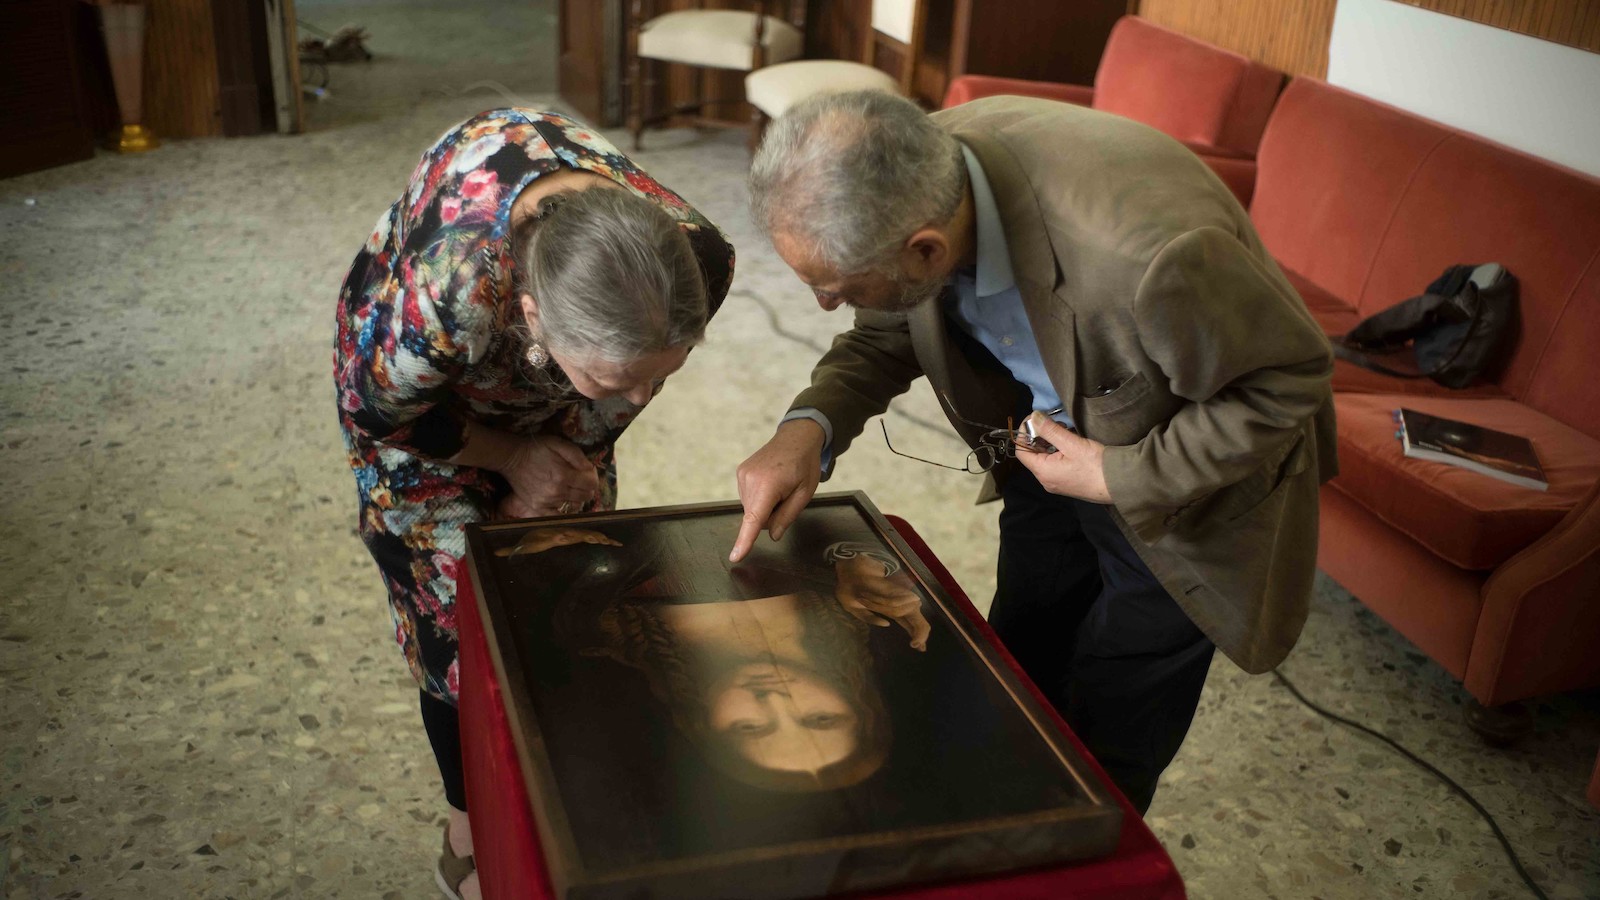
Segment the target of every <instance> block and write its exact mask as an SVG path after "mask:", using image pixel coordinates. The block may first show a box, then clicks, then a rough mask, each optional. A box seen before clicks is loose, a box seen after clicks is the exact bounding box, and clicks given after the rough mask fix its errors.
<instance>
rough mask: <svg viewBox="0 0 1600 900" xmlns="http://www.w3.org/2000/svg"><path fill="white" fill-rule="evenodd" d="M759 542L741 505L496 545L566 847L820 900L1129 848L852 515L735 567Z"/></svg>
mask: <svg viewBox="0 0 1600 900" xmlns="http://www.w3.org/2000/svg"><path fill="white" fill-rule="evenodd" d="M737 527H738V512H737V509H734V510H731V511H727V510H725V511H721V512H716V513H689V514H678V515H665V516H651V517H645V518H636V519H629V518H625V517H624V518H615V517H613V518H599V519H594V520H586V521H581V522H577V523H571V524H569V523H560V524H555V525H535V526H532V527H519V528H503V529H493V530H489V531H487V532H485V533H484V534H483V535H482V538H483V540H482V543H481V544H480V545H479V546H482V547H483V552H481V553H478V552H476V549H477V548H476V547H475V558H476V559H478V560H484V561H486V562H481V563H479V565H480V570H479V577H480V579H481V580H483V581H487V582H492V584H493V587H492V588H491V587H489V585H487V584H486V585H485V590H486V594H488V595H489V596H491V597H493V598H494V599H493V600H491V602H490V603H489V611H490V615H491V617H493V616H496V615H501V616H502V617H503V622H500V623H497V625H496V626H495V627H493V628H491V631H494V632H496V633H498V634H501V635H503V636H504V638H505V640H506V642H507V643H508V644H509V645H510V647H508V648H502V651H501V653H502V658H503V659H504V660H508V661H509V662H508V663H507V665H508V666H509V668H510V669H511V670H516V669H518V668H520V669H521V672H522V679H521V681H522V684H521V685H520V686H521V688H522V689H523V690H525V692H526V700H527V709H528V712H529V713H530V714H531V716H532V718H533V720H534V721H533V722H532V723H519V724H524V725H531V728H530V729H529V730H531V731H532V732H534V733H535V739H534V740H533V741H532V745H533V755H534V756H535V757H537V759H536V765H539V766H541V767H547V768H548V775H549V787H550V789H553V791H554V793H555V794H557V795H558V797H559V804H558V805H559V809H548V807H551V806H554V805H556V804H554V803H552V801H553V800H555V799H556V798H552V797H550V796H547V795H538V792H537V791H536V797H535V803H536V804H543V805H545V806H546V807H547V811H546V814H545V815H544V816H542V817H541V821H542V822H543V823H544V827H545V830H546V831H551V830H552V829H553V830H555V831H557V832H565V834H550V835H547V838H546V846H547V849H555V848H552V846H551V845H552V843H560V842H562V841H563V840H570V847H568V848H567V849H568V850H569V852H570V853H571V854H572V855H573V856H574V857H575V859H574V860H573V862H574V863H575V865H573V866H572V867H571V868H572V869H573V870H574V871H581V872H582V873H588V874H602V873H603V876H604V877H612V878H615V877H617V873H619V872H623V871H628V870H637V871H638V872H639V873H640V877H641V878H643V879H644V883H646V884H650V885H652V890H655V891H657V893H658V894H659V895H665V896H670V895H672V894H673V893H674V890H675V889H674V888H673V886H672V884H673V881H672V878H671V876H672V875H674V874H678V873H681V872H685V871H691V870H693V869H694V868H696V867H700V866H703V867H704V869H705V872H706V877H708V878H709V879H710V881H705V880H702V881H700V882H699V883H698V884H697V885H696V886H695V889H696V890H700V891H704V890H707V889H708V887H707V886H708V885H715V884H719V883H720V882H718V881H717V879H718V878H719V877H721V874H727V875H728V877H729V878H730V879H731V881H730V882H729V885H728V887H727V891H726V893H725V894H724V895H728V896H732V895H736V894H738V895H743V894H744V892H746V891H749V890H761V891H762V892H764V893H765V894H766V895H768V896H803V895H806V894H816V893H827V892H831V891H834V890H844V889H852V888H860V887H866V886H876V885H882V884H890V883H897V882H900V881H915V880H922V879H926V878H929V877H951V876H959V875H961V874H973V873H977V872H983V871H995V870H1000V869H1005V868H1012V867H1015V866H1018V865H1028V864H1037V863H1038V862H1042V861H1047V860H1051V859H1064V858H1074V857H1082V856H1084V855H1091V854H1093V853H1095V852H1097V851H1099V850H1103V849H1109V845H1108V843H1107V841H1108V840H1109V841H1113V842H1114V839H1115V834H1116V829H1115V821H1116V815H1117V814H1116V812H1115V810H1114V809H1113V808H1111V807H1109V806H1108V805H1105V803H1104V801H1103V800H1101V801H1097V800H1096V799H1095V797H1093V796H1091V795H1090V793H1089V792H1088V791H1087V790H1086V786H1085V784H1084V783H1083V782H1082V781H1081V780H1080V778H1079V777H1078V776H1077V775H1076V774H1075V773H1074V771H1073V770H1072V769H1071V768H1070V762H1069V760H1068V758H1067V757H1066V756H1064V755H1063V751H1062V750H1061V749H1060V748H1058V747H1056V746H1054V745H1053V743H1052V742H1051V741H1050V740H1049V739H1047V737H1046V735H1045V734H1044V733H1042V732H1041V731H1040V730H1039V729H1038V728H1037V727H1036V726H1035V724H1034V723H1033V722H1032V721H1030V719H1029V717H1028V715H1027V713H1026V712H1025V711H1024V709H1023V708H1022V707H1021V706H1019V705H1018V701H1017V699H1016V697H1015V696H1014V695H1013V692H1012V690H1008V688H1007V687H1006V685H1005V684H1004V683H1002V681H1001V680H999V679H998V678H997V677H995V675H994V674H993V673H992V671H991V668H990V664H989V662H988V661H986V660H985V659H984V658H983V655H982V653H981V652H980V650H979V649H978V648H977V647H976V646H974V645H973V643H972V642H971V641H970V640H969V638H968V637H967V635H965V634H963V633H962V632H961V630H960V629H959V628H958V627H957V626H956V624H955V622H954V620H952V619H950V618H948V617H947V615H946V613H945V612H944V605H943V604H942V603H941V602H939V600H938V599H937V598H936V597H934V596H933V595H931V594H930V592H929V591H928V589H927V587H926V585H925V584H923V583H922V581H921V579H920V578H919V577H918V576H917V574H916V572H915V571H914V570H913V569H912V568H911V567H908V566H907V565H905V564H904V562H903V561H901V560H899V558H898V556H897V554H896V553H895V551H894V550H893V549H892V548H891V547H889V546H888V545H887V544H885V543H884V542H883V540H882V539H881V538H880V537H879V536H878V533H877V531H876V530H875V529H874V527H873V524H872V521H871V520H870V519H869V518H867V517H866V516H865V515H864V514H863V513H862V512H860V511H858V510H857V508H856V507H855V506H854V505H852V504H850V503H848V502H835V503H831V504H824V505H820V506H814V507H813V508H812V509H810V510H808V511H807V512H806V513H805V514H804V515H803V516H802V518H801V520H800V521H799V522H798V523H797V524H796V525H795V526H794V527H793V528H792V529H791V530H790V531H789V532H788V533H787V534H786V535H785V536H784V539H783V540H782V541H781V542H775V543H774V542H769V541H765V540H764V541H763V542H762V543H761V544H759V545H758V547H757V549H756V551H755V552H753V553H752V554H751V555H750V556H749V557H747V558H746V559H745V560H744V561H743V562H741V563H740V564H737V565H734V564H731V563H729V562H728V561H727V547H728V546H729V545H730V543H731V537H732V535H733V534H734V533H735V532H736V530H737ZM496 594H497V595H498V596H497V597H496V596H495V595H496ZM497 603H498V605H499V606H500V609H501V610H503V612H500V611H497V610H496V604H497ZM508 651H509V652H508ZM1013 690H1014V689H1013ZM547 793H548V791H547ZM552 839H554V840H552ZM763 866H766V867H767V868H766V870H765V871H764V870H763V868H762V867H763ZM729 867H731V868H732V869H733V870H735V871H732V872H727V871H725V870H727V869H728V868H729ZM557 868H558V869H559V868H561V866H560V865H559V864H558V866H557ZM719 873H721V874H719ZM655 875H661V876H663V878H664V879H665V880H663V881H660V882H657V881H654V880H653V878H654V876H655ZM571 881H572V882H573V886H574V888H575V889H576V890H577V891H579V893H582V891H583V890H584V884H585V882H586V881H587V878H586V877H585V875H577V876H575V877H573V878H572V879H571ZM709 895H712V896H714V895H716V894H715V893H712V894H709Z"/></svg>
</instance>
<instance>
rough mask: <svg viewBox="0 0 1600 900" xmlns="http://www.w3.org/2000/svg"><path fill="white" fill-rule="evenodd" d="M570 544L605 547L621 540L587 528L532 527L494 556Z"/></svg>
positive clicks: (533, 551) (619, 542) (542, 549)
mask: <svg viewBox="0 0 1600 900" xmlns="http://www.w3.org/2000/svg"><path fill="white" fill-rule="evenodd" d="M571 544H603V545H605V546H607V547H621V546H622V542H621V541H619V540H616V539H615V538H609V537H606V536H605V535H603V534H601V533H600V532H598V531H591V530H589V529H587V528H533V529H530V530H529V531H528V533H527V534H524V535H523V536H522V540H520V541H517V543H516V546H514V547H501V548H500V549H499V550H496V551H495V552H494V555H495V556H521V555H523V554H526V553H543V552H544V551H546V550H549V549H552V548H554V547H566V546H569V545H571Z"/></svg>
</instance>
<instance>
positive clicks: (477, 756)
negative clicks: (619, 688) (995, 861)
mask: <svg viewBox="0 0 1600 900" xmlns="http://www.w3.org/2000/svg"><path fill="white" fill-rule="evenodd" d="M888 518H889V521H890V522H891V523H893V525H894V527H895V528H896V529H897V530H899V532H900V535H901V536H902V537H903V538H905V541H906V543H907V544H909V545H911V547H912V549H914V550H915V551H916V552H917V554H918V555H919V556H921V557H922V561H923V562H924V563H925V564H927V566H928V569H929V570H930V571H932V572H933V574H934V575H935V577H937V578H938V579H939V582H940V583H941V584H942V585H944V589H945V591H946V592H948V593H949V595H950V597H951V599H952V600H954V601H955V604H956V607H957V608H958V609H960V610H961V611H962V612H963V613H965V614H966V615H967V616H968V617H970V618H971V619H972V621H973V622H974V623H976V624H977V626H978V628H979V629H980V630H981V631H982V632H983V634H984V635H985V636H986V637H987V638H988V639H989V640H990V641H993V642H995V644H996V645H997V646H998V643H999V642H998V641H996V640H995V637H994V633H993V632H992V631H990V630H989V626H988V624H987V623H985V622H984V621H983V617H982V616H981V615H979V613H978V611H977V610H976V609H975V608H973V606H972V603H971V601H969V600H968V599H967V596H966V594H964V593H962V591H961V588H960V587H959V586H958V585H957V584H956V583H955V580H954V579H952V578H951V577H950V573H949V572H948V571H946V570H945V568H944V566H943V565H941V564H940V563H939V560H938V558H936V557H935V556H934V555H933V552H932V551H931V550H929V549H928V546H927V544H925V543H923V541H922V538H920V537H919V536H918V535H917V533H916V531H915V530H913V529H912V528H911V526H910V525H908V524H907V523H906V522H905V521H904V520H902V519H899V518H897V517H895V516H889V517H888ZM458 591H459V593H458V595H457V597H456V612H457V615H458V623H457V624H458V626H459V628H460V636H461V671H460V675H461V691H460V696H461V744H462V753H463V756H464V757H465V765H466V776H467V806H468V808H469V813H470V815H471V818H472V839H473V844H474V847H475V857H476V860H477V864H478V877H479V880H480V882H481V884H482V886H483V895H484V897H486V898H489V900H553V898H554V891H553V890H552V889H551V887H550V880H549V877H548V876H547V873H546V871H545V864H544V855H543V853H542V852H541V851H540V848H539V836H538V833H537V831H536V830H535V828H534V821H533V810H532V809H531V808H530V807H529V805H528V793H527V789H526V788H525V787H524V784H523V779H522V769H521V765H520V763H518V761H517V749H516V745H515V744H514V743H513V741H512V737H511V727H510V723H509V721H508V720H507V718H506V710H505V705H504V701H503V699H502V697H501V693H500V684H499V682H498V681H497V680H496V677H495V673H494V665H493V663H492V662H491V661H490V657H489V645H488V643H487V641H486V640H485V638H484V630H483V623H482V618H481V617H482V610H481V609H480V608H479V603H478V598H477V596H476V594H475V593H474V592H473V589H472V584H471V582H470V580H469V579H466V578H463V579H461V580H460V581H459V582H458ZM1001 656H1002V657H1003V658H1004V659H1005V661H1006V663H1007V664H1008V665H1010V666H1011V667H1012V668H1013V669H1016V671H1017V674H1018V676H1019V677H1021V678H1022V681H1023V683H1024V684H1026V685H1028V688H1029V690H1032V691H1034V694H1035V696H1038V691H1037V689H1036V688H1034V687H1033V685H1032V683H1031V682H1029V681H1028V680H1027V678H1026V677H1024V676H1022V671H1021V669H1018V668H1017V665H1016V662H1015V661H1014V660H1012V659H1011V657H1010V655H1009V654H1006V653H1005V651H1004V650H1001ZM1039 700H1040V703H1041V704H1042V705H1043V706H1044V708H1045V709H1046V710H1047V711H1049V710H1050V704H1049V703H1048V702H1046V701H1045V700H1044V698H1043V697H1042V696H1040V697H1039ZM1051 717H1052V719H1053V720H1054V722H1055V725H1056V727H1057V728H1059V729H1061V732H1062V733H1063V734H1065V735H1066V736H1067V739H1068V740H1070V741H1071V742H1072V743H1073V744H1074V745H1076V746H1077V748H1078V750H1079V751H1080V752H1081V753H1083V756H1084V758H1085V759H1087V760H1089V761H1090V762H1089V764H1090V766H1091V767H1092V768H1093V770H1094V772H1095V773H1096V774H1097V775H1098V776H1099V777H1100V778H1101V779H1102V780H1105V773H1104V772H1103V771H1101V769H1100V767H1099V765H1098V764H1096V763H1094V762H1093V760H1092V758H1091V757H1090V756H1089V753H1088V751H1087V750H1084V748H1083V745H1082V743H1080V742H1079V741H1078V738H1077V737H1076V736H1075V735H1073V734H1072V732H1071V731H1070V730H1069V729H1068V728H1067V726H1066V724H1065V723H1064V722H1062V721H1061V719H1060V718H1059V717H1056V716H1055V715H1054V713H1053V711H1052V712H1051ZM1106 783H1107V784H1109V781H1107V782H1106ZM1110 791H1111V793H1112V794H1113V795H1115V796H1116V798H1117V800H1118V802H1120V803H1121V804H1122V806H1123V820H1122V821H1123V825H1122V840H1121V842H1120V843H1119V844H1118V845H1117V850H1116V852H1115V853H1114V854H1112V855H1111V856H1109V857H1106V858H1104V859H1099V860H1094V861H1092V862H1087V863H1078V864H1075V865H1069V866H1061V867H1057V868H1047V869H1031V870H1028V871H1023V872H1015V873H1012V874H1008V875H1003V876H999V877H993V878H984V879H979V880H966V881H958V882H950V883H947V884H933V885H921V886H917V887H911V888H899V889H896V890H890V891H878V892H874V893H871V894H862V895H857V896H862V897H874V898H896V900H957V898H961V900H989V898H993V900H1001V898H1004V900H1063V898H1074V900H1079V898H1081V900H1090V898H1093V900H1101V898H1108V900H1109V898H1117V900H1181V898H1183V897H1184V896H1185V894H1184V890H1183V881H1182V879H1180V878H1179V877H1178V870H1177V868H1176V867H1175V866H1174V865H1173V864H1172V858H1171V857H1169V856H1168V855H1167V852H1166V850H1164V849H1162V847H1161V844H1159V843H1158V842H1157V841H1156V838H1155V835H1153V834H1151V833H1150V829H1149V827H1147V826H1146V825H1145V823H1144V820H1143V819H1141V818H1140V817H1139V814H1138V813H1136V812H1135V811H1134V810H1133V808H1132V807H1130V806H1129V805H1128V801H1127V800H1126V799H1124V798H1123V797H1122V795H1121V794H1120V793H1118V792H1117V791H1116V789H1115V788H1111V789H1110Z"/></svg>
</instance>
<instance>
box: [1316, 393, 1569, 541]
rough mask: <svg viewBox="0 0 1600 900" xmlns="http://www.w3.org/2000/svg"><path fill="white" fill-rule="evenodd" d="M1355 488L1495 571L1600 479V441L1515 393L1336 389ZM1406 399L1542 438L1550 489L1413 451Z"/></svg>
mask: <svg viewBox="0 0 1600 900" xmlns="http://www.w3.org/2000/svg"><path fill="white" fill-rule="evenodd" d="M1334 405H1335V408H1336V409H1337V411H1338V417H1339V477H1338V478H1337V479H1335V480H1334V482H1333V483H1334V484H1335V485H1337V486H1338V488H1339V490H1341V491H1342V492H1344V494H1345V495H1347V496H1348V497H1350V498H1351V499H1353V500H1355V501H1356V502H1357V503H1360V504H1361V505H1362V506H1365V507H1366V508H1367V509H1369V510H1371V511H1372V513H1373V514H1374V515H1376V516H1377V517H1378V518H1380V519H1382V520H1383V521H1385V522H1387V523H1388V524H1389V525H1391V526H1393V527H1394V528H1396V529H1398V530H1399V531H1402V532H1404V533H1405V534H1407V535H1410V536H1411V538H1412V539H1413V540H1415V541H1417V542H1418V543H1420V544H1422V545H1423V546H1425V547H1427V548H1428V549H1429V550H1432V551H1433V552H1434V553H1436V554H1438V555H1439V556H1441V557H1443V558H1444V559H1445V561H1447V562H1449V563H1451V564H1452V565H1455V566H1458V567H1460V568H1463V569H1492V568H1494V567H1495V566H1498V565H1500V564H1501V563H1502V562H1505V561H1506V559H1508V558H1509V557H1510V556H1511V555H1512V554H1514V553H1516V552H1517V551H1519V550H1521V549H1523V548H1524V547H1526V546H1528V545H1529V544H1531V543H1533V542H1534V541H1536V540H1538V539H1539V538H1541V537H1543V536H1544V535H1545V534H1546V533H1547V532H1549V531H1550V529H1552V528H1554V527H1555V526H1556V523H1558V522H1560V521H1561V519H1562V517H1564V516H1565V515H1566V514H1567V512H1568V511H1569V510H1571V509H1572V508H1573V507H1575V506H1577V504H1578V502H1579V501H1580V500H1582V499H1583V497H1584V496H1585V495H1586V494H1587V493H1588V492H1589V491H1590V490H1591V489H1592V488H1593V487H1594V483H1595V480H1596V479H1597V478H1600V440H1595V439H1594V438H1591V437H1589V436H1588V435H1585V434H1583V433H1582V432H1579V431H1575V430H1573V429H1572V428H1568V427H1567V426H1566V425H1563V424H1562V423H1560V422H1558V421H1556V420H1554V419H1552V418H1550V417H1549V416H1546V415H1544V414H1543V413H1541V412H1539V411H1538V410H1535V409H1532V408H1530V407H1527V406H1524V405H1522V404H1521V403H1518V402H1516V401H1514V400H1488V399H1461V398H1455V397H1406V396H1401V395H1397V394H1335V395H1334ZM1401 406H1405V407H1407V408H1410V409H1415V410H1417V411H1418V412H1424V413H1429V414H1431V415H1437V416H1444V417H1446V418H1450V419H1456V420H1458V421H1462V422H1468V423H1471V424H1474V425H1483V426H1486V427H1489V428H1496V429H1499V430H1501V431H1505V432H1509V433H1511V434H1519V435H1522V436H1523V437H1526V438H1528V439H1529V440H1531V441H1533V445H1534V450H1535V452H1537V453H1538V454H1539V463H1540V465H1542V466H1543V467H1544V470H1545V477H1546V478H1547V479H1548V480H1549V482H1550V489H1549V490H1548V491H1537V490H1533V489H1531V488H1524V487H1520V486H1517V485H1512V484H1507V483H1506V482H1503V481H1500V480H1499V479H1496V478H1490V477H1489V476H1487V475H1482V474H1479V473H1477V472H1472V471H1468V470H1466V469H1462V468H1459V467H1457V466H1449V465H1445V464H1443V463H1435V462H1428V461H1425V460H1418V459H1408V458H1406V457H1405V455H1404V453H1403V450H1402V448H1401V444H1400V442H1399V441H1398V440H1396V438H1395V430H1396V427H1397V426H1396V425H1395V423H1394V419H1393V418H1392V414H1393V412H1394V410H1396V409H1398V408H1400V407H1401Z"/></svg>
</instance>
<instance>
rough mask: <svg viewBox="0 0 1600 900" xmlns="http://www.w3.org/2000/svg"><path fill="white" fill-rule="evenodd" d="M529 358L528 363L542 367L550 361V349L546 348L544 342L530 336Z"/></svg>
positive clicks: (536, 367)
mask: <svg viewBox="0 0 1600 900" xmlns="http://www.w3.org/2000/svg"><path fill="white" fill-rule="evenodd" d="M527 359H528V365H530V366H533V367H534V368H535V369H542V368H544V364H545V363H547V362H549V361H550V351H549V350H547V349H545V346H544V344H541V343H539V342H538V341H537V340H535V339H533V338H529V339H528V353H527Z"/></svg>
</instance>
